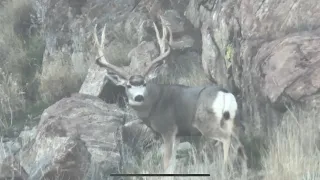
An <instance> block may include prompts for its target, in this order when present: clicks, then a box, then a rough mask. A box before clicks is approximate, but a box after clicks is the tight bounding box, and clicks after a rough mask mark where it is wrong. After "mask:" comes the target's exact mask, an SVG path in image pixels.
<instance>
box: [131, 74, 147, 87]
mask: <svg viewBox="0 0 320 180" xmlns="http://www.w3.org/2000/svg"><path fill="white" fill-rule="evenodd" d="M129 83H130V84H131V85H132V86H140V85H142V84H144V77H143V76H141V75H134V76H131V77H130V78H129Z"/></svg>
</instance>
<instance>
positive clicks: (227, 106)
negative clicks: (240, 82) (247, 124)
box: [212, 91, 238, 120]
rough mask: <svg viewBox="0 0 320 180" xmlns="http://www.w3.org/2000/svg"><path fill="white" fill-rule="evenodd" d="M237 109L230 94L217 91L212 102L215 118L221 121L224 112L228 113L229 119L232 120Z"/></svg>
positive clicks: (234, 100)
mask: <svg viewBox="0 0 320 180" xmlns="http://www.w3.org/2000/svg"><path fill="white" fill-rule="evenodd" d="M237 109H238V104H237V101H236V98H235V97H234V95H233V94H231V93H225V92H222V91H219V92H218V93H217V96H216V99H215V100H214V101H213V104H212V110H213V112H214V113H215V115H216V117H217V118H218V119H219V120H221V119H222V118H223V113H224V112H229V114H230V119H234V118H235V116H236V112H237Z"/></svg>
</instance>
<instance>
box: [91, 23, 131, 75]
mask: <svg viewBox="0 0 320 180" xmlns="http://www.w3.org/2000/svg"><path fill="white" fill-rule="evenodd" d="M105 30H106V25H104V26H103V30H102V34H101V42H99V40H98V36H97V24H96V25H95V27H94V34H93V37H94V40H95V44H96V45H97V48H98V53H99V56H100V57H99V58H98V59H96V62H97V64H99V65H100V66H102V67H106V68H108V69H111V70H112V71H114V72H115V73H116V74H118V75H119V76H121V77H122V78H124V79H128V78H129V75H128V74H127V73H126V72H125V71H123V70H122V69H121V68H119V67H117V66H115V65H113V64H110V63H109V62H108V61H107V59H106V58H105V56H104V53H103V48H104V40H105Z"/></svg>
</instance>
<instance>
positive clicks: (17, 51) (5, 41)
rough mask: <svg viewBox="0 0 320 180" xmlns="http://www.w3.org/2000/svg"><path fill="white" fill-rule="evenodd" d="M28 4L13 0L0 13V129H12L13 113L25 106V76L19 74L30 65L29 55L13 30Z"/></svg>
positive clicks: (21, 0)
mask: <svg viewBox="0 0 320 180" xmlns="http://www.w3.org/2000/svg"><path fill="white" fill-rule="evenodd" d="M29 5H30V4H28V1H27V0H12V1H8V2H6V3H5V4H4V7H3V9H1V11H0V13H1V15H0V26H1V28H0V67H2V69H0V122H1V124H0V129H3V128H8V127H9V126H11V125H12V121H13V120H12V114H13V113H14V112H15V111H17V110H19V109H22V108H23V107H24V105H25V99H24V96H23V87H21V83H22V79H23V75H22V74H20V73H19V71H20V68H21V66H23V65H24V64H26V63H28V62H27V59H26V57H27V52H26V51H25V49H24V46H23V41H21V39H20V38H19V37H18V36H17V34H15V31H14V27H15V26H16V24H17V23H18V22H19V21H20V17H21V16H23V15H25V14H23V13H25V12H27V10H28V9H29V7H30V6H29ZM8 120H9V121H8Z"/></svg>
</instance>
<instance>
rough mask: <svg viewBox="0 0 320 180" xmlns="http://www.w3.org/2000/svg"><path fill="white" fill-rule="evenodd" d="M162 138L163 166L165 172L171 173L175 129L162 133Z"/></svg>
mask: <svg viewBox="0 0 320 180" xmlns="http://www.w3.org/2000/svg"><path fill="white" fill-rule="evenodd" d="M162 138H163V142H164V155H163V168H164V171H165V173H173V171H174V167H175V158H176V157H175V154H176V153H175V151H176V148H175V143H176V142H175V141H176V130H174V131H170V132H167V133H165V134H162ZM170 163H171V164H170Z"/></svg>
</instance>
